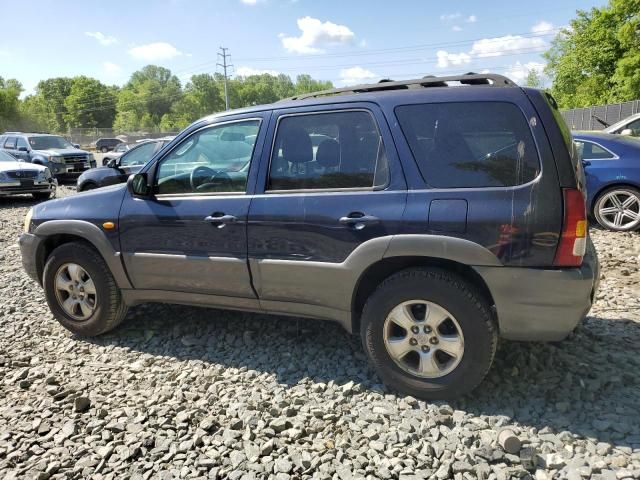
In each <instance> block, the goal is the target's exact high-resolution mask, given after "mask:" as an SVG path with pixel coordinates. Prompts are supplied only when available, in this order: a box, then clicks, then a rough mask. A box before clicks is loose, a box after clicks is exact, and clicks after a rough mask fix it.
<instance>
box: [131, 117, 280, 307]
mask: <svg viewBox="0 0 640 480" xmlns="http://www.w3.org/2000/svg"><path fill="white" fill-rule="evenodd" d="M268 119H269V115H268V113H259V114H252V115H243V116H234V117H229V118H225V119H223V120H221V121H219V122H218V123H214V124H208V125H202V126H200V127H198V128H196V129H195V130H193V131H192V132H190V133H189V134H188V135H186V136H185V137H183V138H182V139H181V141H179V142H178V143H176V144H175V145H173V147H172V148H170V149H168V150H167V151H166V152H165V153H164V154H163V155H162V157H161V158H159V159H158V160H157V161H155V162H154V165H153V166H151V171H149V172H148V174H149V176H150V182H151V185H153V189H154V194H153V196H152V198H144V199H142V198H133V197H132V196H131V195H130V194H129V193H127V194H125V198H124V200H123V204H122V209H121V213H120V225H119V228H120V242H121V250H122V252H123V260H124V263H125V266H126V268H127V272H128V274H129V277H130V279H131V282H132V284H133V286H134V287H135V288H136V289H145V290H167V291H174V292H185V295H186V294H206V295H217V296H220V297H237V298H244V299H247V298H249V299H253V300H254V301H255V302H256V305H257V300H256V298H255V293H254V292H253V289H252V287H251V278H250V275H249V269H248V265H247V236H246V220H247V213H248V211H249V203H250V201H251V192H252V188H253V182H252V180H251V179H252V178H253V177H252V175H253V173H252V172H253V169H254V168H255V162H254V161H253V160H252V159H254V158H255V157H256V156H259V154H260V152H261V149H262V143H263V141H264V136H265V133H264V132H265V130H266V123H267V122H268ZM225 133H227V134H228V135H226V136H225ZM225 139H227V140H225ZM223 304H224V302H223ZM229 306H232V305H229Z"/></svg>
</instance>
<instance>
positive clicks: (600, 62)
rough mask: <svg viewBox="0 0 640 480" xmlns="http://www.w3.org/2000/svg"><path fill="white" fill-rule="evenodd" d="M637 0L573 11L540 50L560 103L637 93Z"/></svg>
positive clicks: (579, 104) (639, 23) (639, 87)
mask: <svg viewBox="0 0 640 480" xmlns="http://www.w3.org/2000/svg"><path fill="white" fill-rule="evenodd" d="M639 28H640V0H610V2H609V4H608V5H607V6H605V7H601V8H593V9H591V10H590V11H588V12H586V11H578V13H577V18H576V19H574V20H572V21H571V24H570V28H567V29H564V30H563V31H562V32H560V33H559V34H558V36H557V37H556V38H555V39H554V41H553V42H552V45H551V49H550V50H549V51H548V52H547V53H545V57H546V59H547V61H548V64H547V68H546V72H547V73H548V74H549V76H550V77H551V78H553V85H552V87H551V93H552V94H553V95H554V97H555V98H556V100H557V101H558V103H559V105H560V106H561V108H576V107H585V106H591V105H597V104H603V103H610V102H622V101H627V100H634V99H637V98H640V70H639V69H638V67H639V66H640V48H639V47H640V34H639V31H640V30H639Z"/></svg>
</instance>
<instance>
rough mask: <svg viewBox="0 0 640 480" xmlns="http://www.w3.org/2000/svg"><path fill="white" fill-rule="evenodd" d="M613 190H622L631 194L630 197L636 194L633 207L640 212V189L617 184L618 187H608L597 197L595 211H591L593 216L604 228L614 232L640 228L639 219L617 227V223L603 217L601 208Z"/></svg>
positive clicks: (594, 205)
mask: <svg viewBox="0 0 640 480" xmlns="http://www.w3.org/2000/svg"><path fill="white" fill-rule="evenodd" d="M613 192H620V193H623V194H626V195H629V196H630V197H631V196H635V198H636V204H635V205H634V207H633V211H634V212H636V213H640V208H638V207H640V190H638V189H637V188H634V187H627V186H617V187H611V188H607V189H606V190H605V191H603V192H601V193H600V194H599V195H598V198H597V199H596V201H595V202H593V211H592V212H591V213H592V214H593V217H594V218H595V219H596V221H597V222H598V224H599V225H600V226H601V227H602V228H604V229H606V230H611V231H614V232H631V231H634V230H637V229H640V222H638V221H632V222H625V223H628V224H629V225H626V226H620V227H617V226H616V225H615V224H612V222H611V221H609V220H608V219H607V218H603V216H602V215H601V213H600V208H601V207H602V206H603V205H602V204H603V202H605V201H606V199H607V196H608V195H609V194H611V193H613ZM623 198H624V196H623ZM605 205H606V204H605ZM636 209H638V211H636ZM625 218H627V217H625ZM623 220H624V218H623Z"/></svg>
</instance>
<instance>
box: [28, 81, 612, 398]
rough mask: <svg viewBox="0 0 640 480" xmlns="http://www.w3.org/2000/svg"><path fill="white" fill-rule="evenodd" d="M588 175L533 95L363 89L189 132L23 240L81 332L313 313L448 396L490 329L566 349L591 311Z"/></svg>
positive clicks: (35, 225)
mask: <svg viewBox="0 0 640 480" xmlns="http://www.w3.org/2000/svg"><path fill="white" fill-rule="evenodd" d="M534 120H535V121H534ZM322 136H324V137H326V138H322ZM314 139H315V140H317V141H318V142H317V146H314ZM144 147H147V148H149V145H143V146H142V147H140V148H144ZM133 152H135V150H132V151H131V152H129V153H128V154H127V155H123V157H122V158H121V160H124V159H125V158H126V157H127V156H128V155H130V154H132V153H133ZM149 153H150V152H149ZM583 175H584V174H583V172H582V165H581V163H580V159H579V158H578V156H577V152H576V148H575V144H574V142H573V141H572V138H571V134H570V132H569V129H568V128H567V126H566V124H565V123H564V120H562V116H561V115H560V112H559V111H558V110H557V105H556V102H555V101H554V100H553V98H552V97H551V96H550V95H549V94H548V93H546V92H544V91H541V90H536V89H532V88H522V87H519V86H518V85H516V84H515V83H513V82H512V81H511V80H509V79H507V78H505V77H503V76H501V75H491V74H487V75H463V76H455V77H440V78H422V79H417V80H410V81H402V82H388V83H385V84H379V83H377V84H373V85H359V86H358V87H357V89H355V90H353V89H348V88H345V89H334V90H329V91H326V92H318V93H312V94H303V95H301V96H299V97H294V98H292V99H289V100H288V101H282V102H278V103H275V104H273V105H261V106H253V107H249V108H245V109H242V110H239V111H228V112H221V113H219V114H216V115H212V116H209V117H207V118H204V119H202V120H199V121H197V122H195V123H194V124H192V125H191V126H189V127H187V129H185V130H184V131H183V132H182V133H180V134H179V135H178V137H177V138H176V139H175V140H173V141H172V142H171V143H169V144H168V145H167V146H166V147H164V148H163V149H162V150H161V151H160V152H158V153H156V154H155V155H154V157H153V158H152V159H151V161H149V162H147V163H146V165H145V166H144V167H142V168H141V169H140V170H139V172H138V173H136V174H134V175H131V176H130V177H129V180H128V181H127V184H126V185H114V186H111V187H107V188H103V189H98V190H94V191H90V192H86V193H84V194H80V195H76V196H70V197H66V198H63V199H59V200H55V201H53V202H49V203H48V204H47V208H42V207H40V206H35V207H34V208H33V209H31V211H30V212H29V213H28V215H27V218H26V219H25V233H24V234H23V235H22V236H21V237H20V246H21V250H22V259H23V264H24V267H25V269H26V271H27V272H28V273H29V275H30V276H31V277H32V278H34V279H35V280H37V281H38V282H40V284H41V285H43V287H44V292H45V296H46V299H47V302H48V304H49V307H50V309H51V311H52V312H53V314H54V316H55V317H56V318H57V319H58V321H60V323H61V324H62V325H64V326H65V327H66V328H68V329H69V330H71V331H73V332H75V333H77V334H81V335H99V334H101V333H104V332H107V331H109V330H111V329H113V328H115V327H116V326H117V325H118V324H119V323H120V322H121V321H122V320H123V319H124V317H125V315H126V312H127V308H128V306H130V305H135V304H138V303H142V302H148V301H159V302H168V303H172V302H174V303H180V304H192V305H200V306H216V307H221V308H232V309H239V310H249V311H257V312H263V313H276V314H283V315H293V316H305V317H313V318H319V319H324V320H330V321H336V322H339V323H340V324H341V325H342V326H344V327H345V328H346V329H347V330H348V331H350V332H359V333H360V336H361V339H362V342H363V347H364V350H365V352H366V354H367V355H368V357H369V360H370V361H371V363H372V365H373V366H374V368H375V369H376V371H377V372H378V374H379V376H380V377H381V378H382V380H383V381H385V382H386V383H387V384H388V385H390V386H391V387H393V388H395V389H398V390H400V391H403V392H405V393H408V394H410V395H412V396H417V397H421V398H425V399H434V398H442V397H457V396H460V395H462V394H464V393H467V392H469V391H470V390H472V389H473V388H475V387H476V386H477V385H478V384H480V382H481V381H482V379H483V378H484V377H485V375H486V374H487V372H488V371H489V369H490V367H491V364H492V362H493V357H494V354H495V352H496V346H497V341H498V336H499V335H500V336H502V337H503V338H507V339H513V340H528V341H557V340H561V339H563V338H565V337H566V336H567V335H568V334H569V333H570V332H571V331H572V330H573V329H574V328H575V326H576V325H577V324H578V323H579V322H580V321H581V320H582V319H583V318H584V316H585V314H586V313H587V312H588V311H589V309H590V307H591V304H592V302H593V299H594V296H595V295H596V291H597V287H598V280H599V278H600V275H599V266H598V260H597V256H596V252H595V249H594V247H593V244H592V243H591V240H590V238H589V235H588V225H587V218H586V208H585V192H584V178H583ZM70 233H73V235H70Z"/></svg>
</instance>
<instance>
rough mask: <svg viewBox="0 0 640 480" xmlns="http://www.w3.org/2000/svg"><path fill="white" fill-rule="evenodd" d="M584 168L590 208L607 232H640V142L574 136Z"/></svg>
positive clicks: (597, 135)
mask: <svg viewBox="0 0 640 480" xmlns="http://www.w3.org/2000/svg"><path fill="white" fill-rule="evenodd" d="M573 138H574V141H575V142H576V143H577V145H578V151H579V153H580V155H581V158H582V163H583V165H584V171H585V178H586V182H587V194H588V196H587V207H588V209H589V212H590V213H591V214H592V215H593V217H594V218H595V219H596V221H597V222H598V223H599V224H600V225H601V226H602V227H604V228H607V229H609V230H616V231H630V230H636V229H638V228H640V139H637V138H633V137H624V136H620V135H613V134H609V133H595V132H574V133H573Z"/></svg>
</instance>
